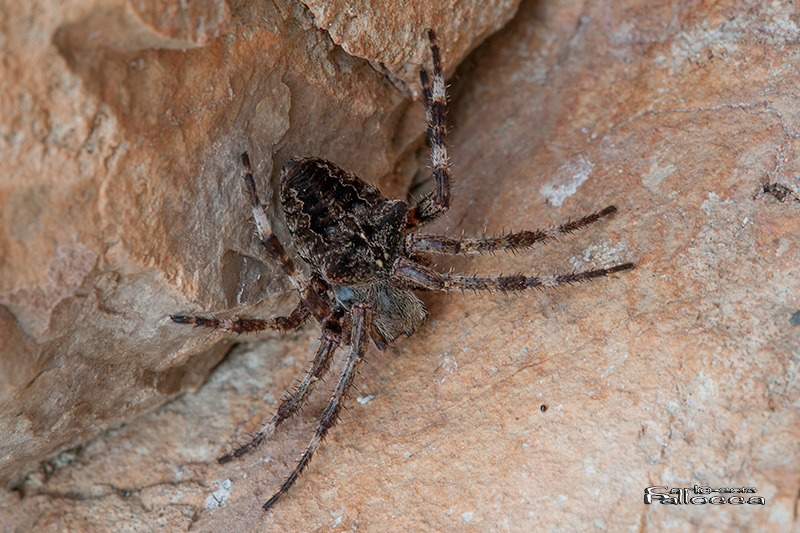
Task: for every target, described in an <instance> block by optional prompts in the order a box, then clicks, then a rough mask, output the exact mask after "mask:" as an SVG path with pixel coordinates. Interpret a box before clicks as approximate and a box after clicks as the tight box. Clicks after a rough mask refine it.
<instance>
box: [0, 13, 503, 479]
mask: <svg viewBox="0 0 800 533" xmlns="http://www.w3.org/2000/svg"><path fill="white" fill-rule="evenodd" d="M466 3H468V2H457V3H456V4H459V5H460V4H466ZM417 4H422V2H416V3H414V2H411V3H405V4H404V5H403V7H402V9H404V10H408V11H409V12H415V9H416V5H417ZM515 8H516V4H515V3H513V2H512V3H509V4H497V5H495V4H487V5H486V6H483V7H482V3H481V2H478V1H472V7H469V8H467V7H464V8H463V9H468V10H469V11H470V13H473V14H474V15H475V18H474V19H473V23H472V25H471V27H472V28H473V30H472V33H471V39H472V41H470V42H468V40H467V39H464V40H461V41H459V43H460V44H459V45H460V46H461V49H460V50H459V52H458V53H460V54H462V55H463V54H465V53H466V51H467V49H468V48H470V47H474V46H475V45H477V39H479V38H481V37H485V36H486V35H488V33H489V32H491V31H492V28H497V27H498V24H500V23H501V22H498V21H505V20H508V19H509V18H510V17H511V16H512V15H513V12H514V9H515ZM0 9H2V20H3V22H2V26H3V32H2V35H3V36H2V41H1V42H2V46H3V61H2V62H0V80H2V81H0V84H2V94H3V98H2V99H0V117H2V118H0V133H2V135H0V152H1V153H2V158H0V161H1V162H0V165H2V172H0V175H2V181H1V182H0V212H2V217H3V218H2V226H0V339H1V340H0V405H2V409H0V430H1V431H0V433H2V434H3V438H2V440H0V457H2V463H0V480H2V481H3V483H4V485H6V486H9V485H13V484H16V483H17V482H19V480H20V479H21V478H22V476H24V475H25V474H26V472H28V471H30V470H32V469H35V468H36V467H37V465H38V464H39V462H40V461H42V460H44V459H46V458H48V457H50V456H52V455H53V454H54V453H56V452H59V451H61V450H63V449H66V448H69V447H72V446H75V445H78V444H80V443H82V442H85V441H87V440H88V439H89V438H91V437H93V436H95V435H97V433H98V432H100V431H102V430H103V429H106V428H108V427H109V426H111V425H113V424H116V423H119V422H121V421H123V420H126V419H130V418H132V417H134V416H136V415H137V414H140V413H142V412H145V411H147V410H150V409H153V408H155V407H156V406H158V405H161V404H163V403H164V402H166V401H168V400H169V399H171V398H173V397H174V396H175V395H177V394H178V393H181V392H184V391H186V390H191V389H193V388H196V387H197V386H198V385H200V384H201V383H202V382H203V381H204V380H205V379H206V377H207V376H208V374H209V371H210V369H211V368H212V367H213V366H215V365H216V364H217V363H218V362H219V361H220V360H221V358H222V357H223V356H224V354H225V353H226V351H227V350H228V349H229V348H230V345H231V341H230V340H229V339H221V338H220V335H216V334H212V333H209V332H197V331H192V330H191V328H185V327H178V326H176V325H175V324H173V323H172V322H171V321H170V320H169V315H170V314H175V313H187V312H193V313H214V314H217V315H218V316H230V315H271V314H274V313H276V312H278V311H279V310H280V309H281V306H282V305H283V306H285V305H286V304H287V303H286V300H287V299H289V298H290V297H291V294H288V293H287V290H288V287H287V284H286V281H285V279H284V278H283V276H282V275H280V274H278V275H276V273H277V272H278V268H277V266H276V265H275V264H273V263H272V262H271V261H270V260H265V258H264V253H263V251H262V250H261V248H260V245H259V243H258V242H256V240H255V239H254V238H253V231H252V225H251V223H250V221H249V220H248V209H247V205H246V202H245V197H244V195H243V194H242V181H241V168H240V163H239V154H240V153H241V152H243V151H249V152H250V156H251V159H252V161H253V162H254V164H255V166H256V172H257V179H258V182H259V186H260V187H261V189H262V194H263V198H264V199H265V200H266V201H267V202H269V203H270V210H271V212H273V213H276V211H275V209H274V206H273V205H272V204H271V202H272V201H273V200H274V195H273V189H274V184H275V180H276V179H277V170H278V169H279V168H280V167H281V165H282V164H283V163H284V162H285V161H286V160H287V159H288V158H290V157H292V156H297V155H315V156H318V157H324V158H329V159H331V160H333V161H335V162H336V163H338V164H339V165H341V166H342V167H344V168H347V169H348V170H350V171H353V172H356V173H357V174H359V175H361V176H364V177H365V178H367V179H373V180H376V181H377V182H378V183H380V185H381V187H382V188H383V189H384V190H385V191H386V192H387V193H388V194H392V195H395V196H404V195H405V194H406V192H407V191H408V187H409V184H410V182H411V180H412V178H413V176H414V175H415V174H416V173H417V168H416V160H415V159H414V158H413V157H409V155H413V154H414V152H415V151H416V149H417V148H418V147H419V145H420V143H421V141H422V138H423V135H422V127H421V125H420V124H419V120H414V121H413V123H414V124H413V128H409V127H408V126H409V125H410V124H411V123H412V121H409V120H407V119H406V116H407V115H411V116H413V117H414V118H416V119H419V117H420V116H421V111H420V110H419V109H418V106H417V105H414V104H413V103H412V100H411V92H409V91H408V90H406V89H403V88H402V87H400V88H398V86H397V84H396V83H395V82H394V81H389V79H388V78H387V76H386V75H385V74H384V73H381V72H378V71H376V70H375V69H374V68H372V67H371V66H370V63H369V62H368V61H365V60H364V59H360V58H357V57H353V56H351V55H348V54H347V53H345V51H344V50H343V49H342V48H341V47H340V46H338V45H337V44H336V43H335V42H334V41H332V40H331V37H330V35H329V34H328V33H326V32H325V31H322V30H320V29H319V28H318V27H317V25H316V24H315V21H314V18H313V16H312V13H311V12H310V11H309V10H308V9H307V8H306V7H305V6H304V5H303V4H301V3H299V2H292V1H276V2H265V3H258V4H254V3H250V2H224V1H223V0H214V1H209V2H191V3H186V2H182V1H178V0H174V1H173V0H170V1H166V2H159V1H155V0H147V1H125V0H82V1H77V0H76V1H75V2H70V3H68V4H67V5H64V4H63V3H62V2H53V1H50V2H47V1H41V2H36V3H25V2H14V1H12V2H6V3H5V4H4V5H3V6H2V7H1V8H0ZM328 13H329V14H331V16H332V12H331V11H328ZM404 20H407V19H404ZM426 20H427V22H429V23H430V24H431V25H434V24H435V25H437V26H438V25H442V26H443V27H446V26H444V22H443V21H442V20H439V19H437V18H436V17H435V16H431V17H428V18H427V19H426ZM370 24H371V23H370V22H369V21H366V22H364V23H363V24H361V25H360V26H359V27H360V29H361V30H362V31H364V32H366V33H367V34H369V33H370V32H371V25H370ZM424 29H425V28H424V27H417V26H404V27H403V28H402V31H393V32H392V33H391V36H392V38H395V39H398V42H394V43H392V45H393V46H394V47H396V49H397V50H402V49H406V50H408V51H409V52H408V54H407V57H405V58H401V57H395V63H394V64H393V66H394V67H395V68H399V69H401V70H402V69H405V70H407V71H416V70H418V69H419V67H420V65H421V62H422V60H423V56H422V55H421V54H420V53H419V52H418V50H423V49H424V48H425V47H426V46H427V40H426V38H425V34H424ZM444 51H445V53H447V54H448V55H449V52H448V49H447V47H446V45H445V47H444ZM415 54H416V55H415ZM415 58H416V59H415ZM369 59H370V60H372V61H380V59H379V58H369ZM452 59H453V62H454V64H455V62H456V61H457V59H456V58H452ZM404 61H405V62H412V63H413V64H412V65H410V66H409V65H404ZM409 109H412V110H413V111H411V112H409ZM276 224H277V225H278V226H279V229H278V231H279V232H284V236H285V230H284V229H283V227H282V226H281V224H280V221H277V222H276Z"/></svg>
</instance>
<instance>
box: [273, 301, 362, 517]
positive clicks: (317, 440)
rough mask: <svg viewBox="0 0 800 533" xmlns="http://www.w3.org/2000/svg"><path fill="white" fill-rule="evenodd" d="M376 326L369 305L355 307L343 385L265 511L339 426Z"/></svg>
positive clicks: (288, 487) (323, 413)
mask: <svg viewBox="0 0 800 533" xmlns="http://www.w3.org/2000/svg"><path fill="white" fill-rule="evenodd" d="M371 323H372V308H371V307H369V306H368V305H363V304H357V305H355V306H353V329H352V333H351V337H350V354H349V355H348V357H347V362H346V363H345V366H344V369H343V370H342V374H341V376H339V382H338V383H337V384H336V390H335V391H334V392H333V396H331V399H330V400H329V401H328V405H327V406H326V407H325V409H324V410H323V411H322V415H321V416H320V420H319V426H317V430H316V432H315V433H314V436H313V437H312V438H311V441H310V442H309V443H308V447H307V448H306V451H305V452H304V453H303V455H302V457H301V458H300V461H299V462H298V463H297V466H295V468H294V470H293V471H292V473H291V474H290V475H289V477H288V478H286V481H284V482H283V485H281V488H280V489H278V492H276V493H275V494H274V495H273V496H272V497H271V498H270V499H269V500H267V503H265V504H264V510H265V511H268V510H269V509H270V507H272V506H273V505H274V504H275V502H277V501H278V499H280V497H281V496H283V494H284V493H285V492H286V491H288V490H289V489H290V488H291V486H292V485H294V482H295V481H297V478H298V476H299V475H300V474H301V473H302V472H303V470H304V469H305V468H306V466H308V463H309V462H310V461H311V458H312V457H313V455H314V453H315V452H316V451H317V450H318V449H319V446H320V444H321V443H322V440H323V439H324V438H325V436H326V435H327V433H328V430H329V429H330V428H332V427H333V426H334V424H336V422H337V420H338V416H339V412H340V411H341V409H342V406H343V405H344V402H345V401H346V399H347V395H348V393H349V391H350V388H351V387H352V385H353V379H354V378H355V376H356V373H357V372H358V367H359V365H360V364H361V361H362V360H363V359H364V352H365V350H366V348H367V342H368V341H369V330H370V326H371Z"/></svg>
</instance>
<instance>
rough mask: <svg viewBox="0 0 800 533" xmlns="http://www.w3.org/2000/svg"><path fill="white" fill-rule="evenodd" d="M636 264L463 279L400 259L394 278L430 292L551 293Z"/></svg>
mask: <svg viewBox="0 0 800 533" xmlns="http://www.w3.org/2000/svg"><path fill="white" fill-rule="evenodd" d="M634 266H635V265H634V264H633V263H623V264H621V265H616V266H613V267H610V268H600V269H597V270H587V271H584V272H573V273H571V274H550V275H545V276H522V275H516V276H496V277H479V276H461V275H458V274H446V273H444V272H437V271H436V270H434V269H432V268H429V267H426V266H424V265H420V264H418V263H415V262H414V261H410V260H408V259H403V258H400V259H398V260H397V261H396V262H395V264H394V275H395V276H397V277H398V278H400V279H401V280H403V281H406V282H408V283H411V284H412V285H414V286H415V287H416V288H419V289H423V290H429V291H442V292H450V291H452V290H462V291H489V292H493V291H499V292H510V291H522V290H526V289H549V288H553V287H558V286H560V285H570V284H572V283H582V282H585V281H591V280H593V279H596V278H601V277H604V276H608V275H609V274H614V273H615V272H622V271H623V270H631V269H632V268H634Z"/></svg>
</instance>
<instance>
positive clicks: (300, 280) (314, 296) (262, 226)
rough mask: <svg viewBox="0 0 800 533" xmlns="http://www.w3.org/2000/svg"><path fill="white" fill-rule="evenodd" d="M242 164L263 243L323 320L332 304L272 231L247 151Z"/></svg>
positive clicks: (302, 296)
mask: <svg viewBox="0 0 800 533" xmlns="http://www.w3.org/2000/svg"><path fill="white" fill-rule="evenodd" d="M242 166H243V167H244V170H245V176H244V181H245V183H246V184H247V194H248V196H249V198H250V207H251V209H252V210H253V219H254V220H255V222H256V231H257V232H258V238H259V239H260V240H261V244H263V245H264V247H265V248H266V249H267V252H268V253H269V254H270V255H271V256H272V257H273V258H274V259H275V260H276V261H278V263H279V264H280V265H281V268H283V271H284V272H286V275H287V276H289V280H291V282H292V285H294V288H295V289H297V291H298V292H299V293H300V299H301V301H302V302H303V304H304V305H305V306H306V307H307V308H308V309H309V311H311V313H312V314H313V315H314V317H315V318H316V319H317V320H318V321H320V322H321V321H322V320H324V319H325V317H327V316H328V315H329V314H330V313H331V306H330V304H329V303H328V302H327V301H326V299H325V298H323V297H322V296H320V294H319V292H317V291H315V290H313V289H311V288H310V287H309V284H308V282H307V281H306V280H305V276H303V274H302V273H301V272H300V271H299V270H298V269H297V267H296V266H295V264H294V263H293V262H292V260H291V258H290V257H289V254H287V253H286V250H284V248H283V245H282V244H281V242H280V241H279V240H278V238H277V237H276V236H275V234H274V233H272V226H271V224H270V223H269V219H268V218H267V212H266V211H265V210H264V206H263V205H261V201H260V200H259V199H258V191H257V190H256V182H255V179H253V172H252V170H251V168H250V156H248V155H247V152H244V153H243V154H242Z"/></svg>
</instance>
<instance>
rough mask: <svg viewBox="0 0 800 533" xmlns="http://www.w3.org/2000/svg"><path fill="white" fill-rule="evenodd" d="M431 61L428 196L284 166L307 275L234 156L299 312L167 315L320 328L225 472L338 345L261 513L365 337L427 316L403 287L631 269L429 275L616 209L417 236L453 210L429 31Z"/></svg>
mask: <svg viewBox="0 0 800 533" xmlns="http://www.w3.org/2000/svg"><path fill="white" fill-rule="evenodd" d="M428 36H429V38H430V43H431V53H432V55H433V76H432V83H431V82H430V81H429V79H428V75H427V73H426V71H425V70H422V71H421V72H420V81H421V84H422V95H423V100H424V103H425V109H426V115H427V121H428V130H427V135H428V142H429V144H430V149H431V162H432V166H433V175H434V181H435V187H434V189H433V190H432V191H431V192H430V193H429V194H428V195H427V196H425V197H423V198H422V199H421V200H420V201H419V202H418V203H417V204H416V205H414V206H409V205H408V204H406V203H405V202H403V201H402V200H390V199H387V198H386V197H384V196H383V195H382V194H381V192H380V191H379V190H378V189H377V188H376V187H374V186H373V185H370V184H369V183H366V182H365V181H363V180H362V179H360V178H358V177H357V176H354V175H352V174H349V173H347V172H345V171H344V170H342V169H341V168H339V167H338V166H336V165H335V164H333V163H331V162H329V161H324V160H322V159H316V158H301V159H293V160H291V161H289V163H287V164H286V165H285V166H284V167H283V169H282V170H281V205H282V207H283V212H284V217H285V219H286V224H287V226H288V227H289V231H290V232H291V234H292V243H293V245H294V247H295V249H296V250H297V253H298V255H299V256H300V257H301V258H302V259H303V260H304V261H305V262H306V263H307V264H308V266H309V268H310V269H311V274H312V275H311V278H310V279H306V278H305V276H304V275H303V274H302V273H301V272H300V271H299V270H298V269H297V268H296V267H295V265H294V263H293V262H292V261H291V259H290V258H289V256H288V255H287V253H286V251H285V250H284V248H283V246H282V245H281V243H280V241H278V239H277V238H276V237H275V235H274V234H273V232H272V228H271V226H270V223H269V220H268V218H267V215H266V213H265V211H264V208H263V206H262V205H261V202H260V201H259V199H258V194H257V192H256V185H255V180H254V179H253V174H252V172H251V170H250V159H249V157H248V156H247V154H242V165H243V166H244V169H245V183H246V184H247V191H248V195H249V200H250V207H251V209H252V213H253V218H254V219H255V223H256V228H257V232H258V236H259V239H260V240H261V242H262V244H263V245H264V247H265V248H266V249H267V252H268V253H269V255H270V256H271V257H272V258H274V259H275V260H276V261H278V263H280V265H281V267H282V268H283V270H284V272H285V273H286V274H287V275H288V276H289V279H290V280H291V282H292V284H293V285H294V288H295V289H296V290H297V292H298V295H299V298H300V303H299V304H298V305H297V307H296V308H295V309H294V311H292V313H291V315H290V316H288V317H277V318H272V319H267V320H261V319H246V318H235V319H228V320H217V319H209V318H201V317H197V316H185V315H174V316H172V320H174V321H175V322H178V323H181V324H194V325H197V326H206V327H211V328H217V329H222V330H226V331H231V332H235V333H243V332H248V331H260V330H265V329H277V330H287V329H293V328H296V327H298V326H300V325H301V324H302V323H303V322H304V321H305V320H306V319H307V318H308V317H309V316H313V317H314V318H315V319H316V320H317V322H319V324H320V327H321V329H322V335H321V336H320V342H319V347H318V349H317V353H316V356H315V357H314V361H313V362H312V364H311V368H310V369H309V370H308V372H307V373H306V375H305V376H304V378H303V379H302V380H301V381H300V384H299V385H298V386H297V388H296V389H295V390H294V391H293V392H291V393H288V394H287V395H286V396H285V397H284V398H283V400H282V401H281V404H280V406H279V407H278V411H277V413H276V414H275V415H274V416H273V418H272V420H270V422H269V423H267V424H266V425H265V426H264V427H263V428H262V429H261V430H260V431H259V432H258V433H257V434H256V435H255V436H254V437H253V438H252V439H251V440H250V441H249V442H247V443H245V444H243V445H241V446H239V447H238V448H237V449H236V450H235V451H233V452H232V453H230V454H228V455H225V456H223V457H221V458H220V459H219V461H220V462H221V463H226V462H228V461H230V460H231V459H233V458H235V457H240V456H242V455H244V454H245V453H247V452H249V451H252V450H253V449H255V448H256V447H257V446H258V445H259V444H261V443H262V442H263V441H264V440H265V439H266V438H267V437H269V436H270V435H272V434H273V433H274V432H275V430H276V429H277V428H278V426H280V425H281V424H282V423H283V422H284V421H286V419H288V418H289V417H291V416H292V415H293V414H295V413H297V412H298V411H299V409H300V408H302V407H303V405H305V403H306V402H307V400H308V397H309V395H310V394H311V392H312V391H313V390H314V388H315V387H316V385H317V383H318V382H319V381H320V378H321V377H322V376H323V375H324V374H325V373H326V372H327V371H328V369H329V368H330V365H331V360H332V358H333V355H334V353H335V352H336V349H337V347H338V346H339V345H340V344H345V345H349V346H350V353H349V355H348V357H347V361H346V362H345V365H344V368H343V369H342V372H341V375H340V377H339V381H338V383H337V385H336V388H335V389H334V392H333V395H332V397H331V399H330V400H329V402H328V405H327V406H326V407H325V409H324V410H323V411H322V414H321V415H320V421H319V425H318V426H317V429H316V431H315V433H314V436H313V437H312V439H311V441H310V442H309V444H308V447H307V448H306V451H305V453H303V456H302V457H301V459H300V461H299V462H298V464H297V466H296V467H295V469H294V471H293V472H292V473H291V474H290V475H289V477H288V478H287V479H286V481H285V482H284V483H283V485H282V486H281V487H280V489H279V490H278V491H277V492H276V493H275V494H274V495H273V496H272V497H271V498H270V499H269V500H268V501H267V502H266V503H265V504H264V509H269V508H270V507H271V506H272V505H273V504H274V503H275V502H276V501H277V500H278V498H280V497H281V495H283V494H284V493H285V492H286V491H287V490H289V488H290V487H291V486H292V485H293V484H294V482H295V481H296V480H297V477H298V476H299V475H300V473H301V472H302V471H303V469H304V468H305V467H306V466H307V465H308V463H309V461H310V460H311V457H312V456H313V455H314V453H315V452H316V451H317V449H318V448H319V445H320V443H321V441H322V439H323V438H324V437H325V435H326V434H327V432H328V430H329V429H330V428H331V427H333V425H334V424H335V423H336V421H337V419H338V415H339V412H340V411H341V409H342V406H343V404H344V402H345V400H346V398H347V396H348V393H349V392H350V389H351V387H352V384H353V379H354V377H355V375H356V372H357V370H358V367H359V364H360V363H361V361H362V359H363V357H364V353H365V351H366V349H367V345H368V342H369V339H372V341H373V342H374V343H375V344H376V345H377V346H378V347H380V348H382V347H383V346H385V345H386V344H387V343H388V342H391V341H393V340H395V339H396V338H397V337H398V336H400V335H401V334H406V335H411V334H412V333H413V332H414V330H416V329H417V328H418V327H419V325H420V324H421V323H422V322H423V321H424V320H425V317H426V316H427V312H426V310H425V307H424V306H423V305H422V302H421V301H420V300H419V298H417V297H416V295H415V294H414V293H413V292H412V290H415V289H416V290H428V291H444V292H447V291H451V290H464V289H468V290H473V291H503V292H507V291H519V290H525V289H531V288H538V289H542V288H547V287H556V286H559V285H564V284H569V283H574V282H583V281H589V280H592V279H594V278H598V277H602V276H607V275H609V274H612V273H614V272H620V271H623V270H629V269H631V268H633V266H634V265H633V264H632V263H623V264H619V265H616V266H612V267H609V268H601V269H597V270H588V271H584V272H572V273H569V274H561V275H547V276H523V275H517V276H498V277H478V276H461V275H457V274H450V273H443V272H438V271H436V270H434V269H433V268H430V267H429V266H427V261H426V260H425V259H424V256H426V255H429V254H433V253H438V254H445V255H458V254H472V253H482V252H493V251H515V250H523V249H526V248H529V247H531V246H533V245H534V244H535V243H537V242H546V241H549V240H553V239H555V238H557V237H558V236H559V235H566V234H570V233H572V232H573V231H575V230H578V229H580V228H583V227H585V226H587V225H589V224H591V223H593V222H596V221H598V220H599V219H601V218H603V217H606V216H608V215H610V214H612V213H614V212H615V211H616V208H615V207H614V206H609V207H606V208H605V209H602V210H600V211H598V212H596V213H593V214H591V215H587V216H585V217H583V218H581V219H578V220H575V221H572V222H568V223H566V224H562V225H561V226H556V227H550V228H546V229H542V230H537V231H521V232H518V233H510V234H507V235H502V236H498V237H487V238H479V239H469V238H454V237H448V236H445V235H426V234H420V233H416V232H415V230H416V229H417V228H418V227H419V226H421V225H423V224H426V223H428V222H430V221H432V220H434V219H436V218H438V217H439V216H440V215H441V214H442V213H444V212H445V211H447V209H448V208H449V206H450V167H449V162H448V157H447V143H446V139H445V133H446V127H445V115H446V102H447V96H446V92H445V83H444V78H443V76H442V66H441V61H440V59H439V49H438V46H437V45H436V38H435V35H434V33H433V31H430V30H429V31H428Z"/></svg>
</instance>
